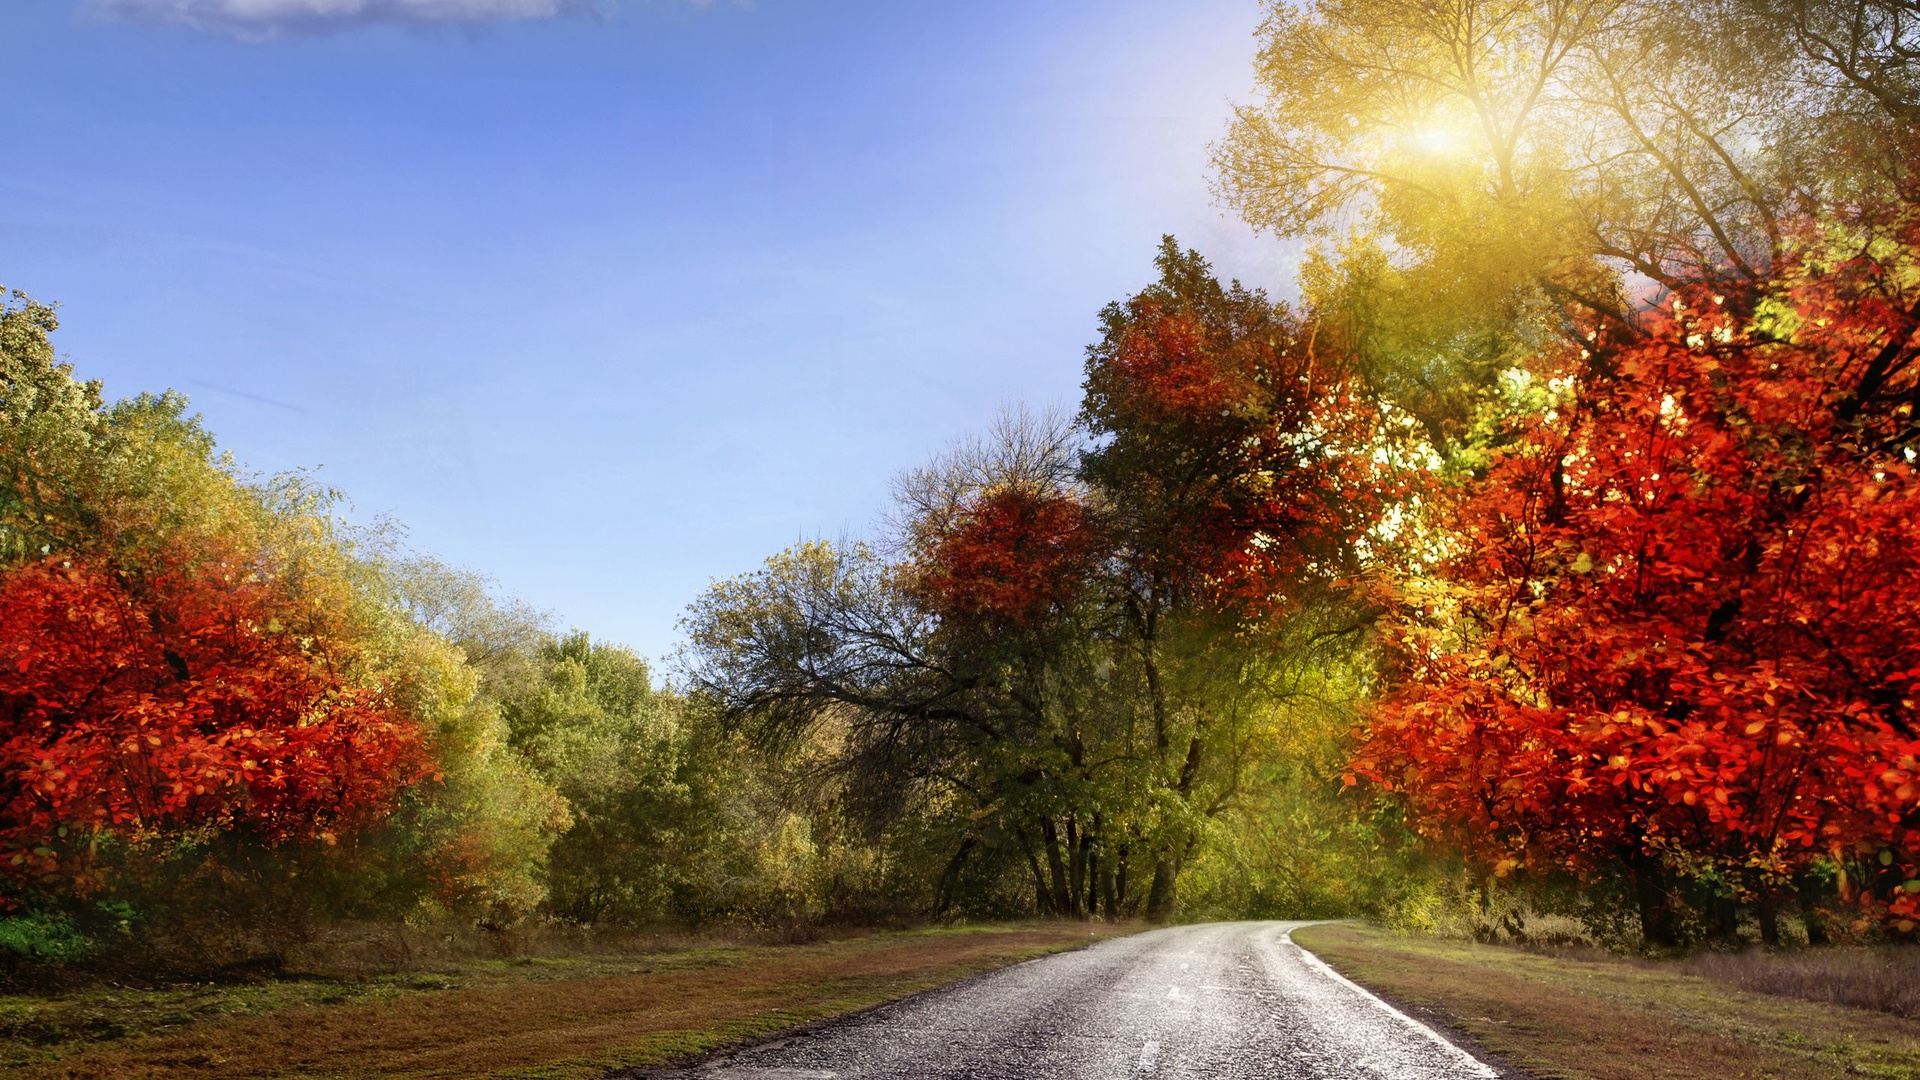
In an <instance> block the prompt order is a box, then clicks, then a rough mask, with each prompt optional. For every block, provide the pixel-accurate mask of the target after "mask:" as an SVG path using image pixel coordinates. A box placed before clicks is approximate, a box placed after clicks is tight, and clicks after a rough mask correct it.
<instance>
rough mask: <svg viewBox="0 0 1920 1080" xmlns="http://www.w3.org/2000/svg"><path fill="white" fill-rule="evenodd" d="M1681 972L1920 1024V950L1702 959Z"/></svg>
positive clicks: (1893, 947)
mask: <svg viewBox="0 0 1920 1080" xmlns="http://www.w3.org/2000/svg"><path fill="white" fill-rule="evenodd" d="M1680 968H1681V970H1683V971H1686V972H1688V973H1690V974H1694V975H1699V976H1702V977H1704V978H1708V979H1718V980H1719V981H1721V982H1725V983H1731V984H1733V985H1734V986H1738V987H1739V988H1741V989H1742V990H1750V991H1752V992H1754V993H1756V994H1778V995H1780V996H1782V997H1795V998H1801V999H1803V1000H1805V1001H1822V1002H1826V1003H1828V1004H1831V1005H1851V1006H1853V1007H1854V1008H1857V1009H1876V1010H1878V1011H1880V1012H1886V1013H1892V1014H1894V1015H1895V1016H1904V1017H1906V1018H1908V1019H1910V1020H1913V1019H1920V949H1916V948H1914V947H1913V946H1911V945H1889V946H1881V947H1877V948H1859V947H1855V948H1833V949H1809V950H1805V951H1799V952H1780V953H1770V952H1765V951H1762V950H1758V949H1752V950H1748V951H1746V952H1739V953H1702V954H1700V955H1697V956H1694V957H1691V958H1689V959H1687V960H1685V961H1682V962H1681V963H1680Z"/></svg>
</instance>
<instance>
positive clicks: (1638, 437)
mask: <svg viewBox="0 0 1920 1080" xmlns="http://www.w3.org/2000/svg"><path fill="white" fill-rule="evenodd" d="M1911 231H1912V230H1911V228H1909V232H1911ZM1908 239H1909V240H1911V239H1913V237H1911V236H1909V238H1908ZM1800 250H1801V253H1800V254H1799V255H1798V256H1796V258H1795V259H1794V260H1792V261H1791V262H1789V263H1787V264H1785V265H1783V267H1782V268H1781V270H1780V271H1779V272H1778V273H1777V274H1776V275H1774V277H1772V278H1771V279H1769V280H1768V281H1766V282H1764V283H1763V284H1762V285H1761V286H1760V287H1758V288H1756V289H1753V290H1751V291H1745V292H1741V291H1735V290H1731V289H1727V288H1725V287H1721V288H1718V289H1716V288H1713V287H1707V286H1700V287H1696V288H1691V289H1688V290H1685V291H1683V292H1681V293H1679V294H1677V295H1676V296H1675V297H1674V298H1673V299H1672V300H1671V302H1670V304H1669V305H1668V306H1667V307H1666V308H1665V309H1664V310H1663V311H1661V312H1660V313H1658V314H1657V315H1656V316H1654V317H1653V318H1652V319H1651V325H1650V326H1648V327H1645V328H1643V329H1644V330H1645V331H1646V332H1645V333H1644V335H1632V336H1629V335H1626V334H1623V333H1611V334H1610V333H1607V332H1599V333H1596V334H1594V335H1593V336H1592V338H1591V339H1590V340H1589V341H1588V342H1587V343H1586V346H1585V347H1584V348H1573V349H1569V350H1567V351H1565V352H1563V353H1560V354H1558V355H1556V356H1554V357H1552V358H1550V360H1549V361H1548V362H1547V363H1545V364H1543V365H1542V367H1541V368H1539V369H1537V370H1536V371H1535V372H1534V373H1533V382H1532V387H1531V389H1532V391H1533V392H1535V393H1537V394H1538V395H1539V396H1540V397H1541V398H1542V399H1543V400H1536V401H1535V402H1534V403H1533V407H1532V408H1529V409H1523V410H1520V411H1519V412H1518V414H1517V415H1518V419H1516V420H1514V421H1513V422H1512V426H1511V429H1510V430H1508V431H1506V432H1504V433H1503V434H1504V436H1505V441H1504V443H1503V444H1502V446H1501V448H1500V449H1498V450H1497V451H1496V452H1494V453H1493V455H1492V457H1491V461H1490V463H1489V464H1488V465H1487V466H1486V468H1485V469H1484V471H1483V472H1482V473H1481V474H1480V475H1478V476H1477V477H1475V478H1472V479H1470V480H1469V481H1468V482H1467V483H1465V484H1464V485H1463V486H1462V487H1461V488H1460V489H1459V490H1457V491H1456V492H1454V493H1453V495H1452V497H1451V501H1449V502H1446V503H1444V504H1443V505H1442V506H1441V507H1439V508H1438V511H1437V513H1438V517H1437V518H1436V520H1438V521H1441V522H1443V525H1442V526H1441V529H1440V533H1441V535H1442V536H1443V538H1444V545H1445V554H1444V555H1443V557H1442V558H1441V559H1440V561H1439V563H1438V565H1437V566H1434V567H1432V568H1431V570H1432V574H1431V576H1430V577H1428V578H1427V579H1426V580H1424V581H1420V580H1418V579H1416V580H1415V581H1414V582H1413V583H1411V584H1410V585H1409V586H1408V587H1407V588H1406V590H1405V591H1404V592H1403V593H1402V594H1401V595H1400V596H1399V597H1398V599H1399V601H1400V605H1399V608H1398V613H1397V615H1396V616H1395V617H1394V618H1393V619H1390V620H1389V622H1388V624H1387V626H1386V627H1385V629H1384V632H1383V637H1384V639H1385V641H1386V642H1387V644H1388V645H1389V647H1390V649H1391V651H1392V652H1393V654H1394V657H1395V659H1396V661H1397V664H1398V666H1399V669H1400V675H1401V676H1402V680H1403V681H1402V682H1401V684H1400V686H1399V688H1398V689H1397V691H1396V692H1394V693H1393V694H1392V695H1391V696H1390V697H1389V698H1388V699H1387V700H1386V701H1385V703H1384V704H1383V706H1382V707H1381V708H1380V709H1379V711H1378V713H1377V714H1376V716H1375V717H1374V718H1373V721H1372V724H1371V726H1370V728H1369V730H1368V731H1367V732H1366V734H1365V736H1364V740H1363V743H1362V746H1361V749H1360V752H1359V755H1358V758H1357V761H1356V764H1355V766H1354V772H1355V773H1356V775H1358V776H1364V777H1367V778H1370V779H1371V780H1373V781H1374V782H1376V783H1378V784H1380V785H1382V786H1384V787H1387V788H1390V789H1395V790H1400V791H1403V792H1405V793H1406V795H1407V796H1408V797H1409V798H1410V800H1411V802H1412V806H1413V808H1414V810H1415V812H1416V815H1417V817H1418V820H1419V821H1420V822H1421V823H1422V825H1423V827H1424V828H1425V829H1426V830H1427V831H1428V832H1429V833H1432V834H1436V835H1445V836H1447V837H1449V838H1450V839H1451V840H1453V841H1454V842H1455V843H1456V844H1458V845H1460V846H1462V847H1464V848H1466V849H1467V850H1470V851H1474V852H1476V853H1478V854H1479V855H1481V856H1482V857H1483V858H1484V859H1485V860H1486V861H1487V863H1489V864H1490V865H1491V866H1492V867H1494V868H1495V869H1496V871H1497V872H1499V873H1502V874H1505V873H1507V872H1510V871H1512V870H1515V869H1524V868H1533V869H1558V870H1572V871H1574V872H1576V873H1581V874H1600V873H1617V872H1620V871H1622V870H1624V871H1625V873H1626V876H1628V877H1629V878H1630V879H1631V881H1632V883H1633V885H1634V887H1635V890H1636V894H1637V897H1638V900H1639V906H1640V914H1641V924H1642V931H1643V933H1644V935H1645V936H1646V938H1647V939H1648V940H1650V941H1654V942H1661V941H1671V940H1672V939H1673V938H1674V936H1675V934H1676V927H1675V925H1674V922H1673V911H1672V910H1671V908H1670V907H1669V905H1668V902H1667V897H1668V895H1669V886H1670V884H1671V882H1672V881H1673V880H1674V877H1675V875H1678V876H1679V877H1681V878H1685V879H1690V880H1692V881H1693V882H1694V883H1696V885H1699V886H1703V887H1705V888H1707V889H1708V890H1710V891H1711V892H1713V893H1714V894H1717V895H1718V896H1719V897H1721V898H1723V899H1725V900H1728V901H1733V902H1746V903H1752V904H1754V905H1755V906H1756V908H1757V910H1758V912H1759V914H1760V919H1761V926H1762V932H1763V934H1764V936H1766V937H1767V938H1768V939H1770V940H1771V939H1775V938H1777V936H1778V926H1777V921H1776V920H1777V917H1776V911H1777V908H1778V906H1779V904H1780V903H1781V902H1782V901H1783V900H1784V899H1786V898H1787V897H1790V896H1792V895H1793V894H1794V892H1795V891H1800V892H1802V894H1803V895H1805V891H1806V889H1807V887H1808V878H1809V876H1810V875H1811V874H1813V873H1815V872H1816V871H1817V872H1819V873H1821V874H1827V875H1837V885H1838V891H1839V892H1840V893H1841V894H1843V895H1847V896H1850V897H1852V898H1855V899H1862V900H1864V901H1866V903H1867V904H1868V906H1869V907H1871V908H1874V909H1876V910H1878V911H1879V912H1880V913H1881V914H1883V915H1885V916H1886V917H1887V918H1888V919H1889V920H1890V921H1891V922H1892V923H1893V924H1894V925H1895V926H1896V927H1897V928H1898V929H1900V930H1902V931H1907V930H1911V929H1913V928H1914V925H1915V922H1916V920H1920V880H1915V879H1920V712H1917V711H1916V709H1915V704H1914V702H1915V698H1916V696H1920V687H1916V685H1915V684H1916V682H1920V593H1917V592H1916V591H1915V589H1914V587H1913V586H1914V583H1915V582H1916V581H1920V477H1916V475H1915V470H1914V458H1915V455H1916V450H1915V441H1916V440H1915V436H1916V429H1915V427H1914V423H1913V413H1914V408H1915V406H1916V404H1920V380H1917V379H1916V372H1915V370H1914V363H1915V360H1916V359H1920V342H1916V339H1915V330H1916V326H1920V306H1916V290H1915V286H1914V278H1915V275H1914V261H1913V259H1912V251H1913V248H1912V247H1911V246H1906V247H1890V246H1887V245H1885V244H1884V243H1879V244H1874V245H1865V246H1861V247H1858V248H1856V249H1855V250H1853V251H1852V252H1851V253H1842V254H1829V253H1826V252H1825V251H1823V250H1822V249H1820V248H1819V247H1817V246H1816V245H1815V244H1814V243H1813V242H1812V241H1811V240H1810V239H1809V240H1808V241H1807V242H1806V243H1805V244H1803V246H1802V248H1801V249H1800ZM1524 382H1525V380H1521V383H1524ZM1521 383H1516V384H1515V387H1516V388H1520V386H1521ZM1816 925H1817V924H1816Z"/></svg>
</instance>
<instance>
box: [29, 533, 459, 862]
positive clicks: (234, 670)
mask: <svg viewBox="0 0 1920 1080" xmlns="http://www.w3.org/2000/svg"><path fill="white" fill-rule="evenodd" d="M176 561H177V563H178V565H175V566H173V567H171V568H167V569H164V570H160V571H158V572H154V573H150V574H147V575H144V576H142V577H141V578H140V579H138V580H131V579H129V578H128V577H127V576H125V575H123V574H119V573H116V572H115V571H114V570H113V569H112V568H111V567H110V566H107V565H104V564H102V563H99V562H87V561H70V560H68V559H66V558H63V557H60V556H53V557H49V558H46V559H43V560H41V561H38V562H34V563H27V564H23V565H19V566H16V567H14V568H12V569H10V570H8V571H6V572H5V573H4V574H0V737H3V738H4V741H3V742H0V799H4V807H3V808H0V822H4V827H0V865H4V866H5V867H6V869H7V871H8V876H9V877H10V878H11V879H12V880H13V882H14V884H13V885H10V886H9V887H8V891H9V892H10V893H17V891H18V889H19V888H20V887H21V886H22V885H35V884H37V885H40V886H42V887H45V886H48V885H55V884H59V883H61V882H65V883H66V885H67V886H69V887H73V886H77V887H79V889H80V890H81V891H82V892H84V891H85V889H86V884H87V877H88V874H89V868H90V860H89V852H90V851H91V850H92V849H93V848H95V847H96V846H97V845H98V844H99V843H100V842H101V841H102V840H107V839H119V840H141V839H153V838H156V837H164V836H167V835H178V834H180V833H182V832H185V831H187V830H191V829H195V828H212V829H216V830H222V831H233V832H239V833H242V834H245V835H247V836H250V837H252V838H253V839H254V840H255V841H257V842H260V843H264V844H268V845H276V844H281V843H286V842H305V841H313V840H320V841H323V842H329V843H330V842H332V841H334V840H335V838H336V835H337V834H339V833H342V832H345V831H347V830H350V829H353V828H355V827H357V826H360V825H362V824H364V823H365V822H366V821H367V820H368V819H370V818H372V817H374V816H377V815H379V814H381V813H382V812H383V811H385V810H386V809H388V808H389V807H390V805H391V803H392V801H393V799H394V797H395V795H396V794H397V792H398V791H399V790H400V789H401V788H403V787H404V786H405V785H407V784H410V783H412V782H414V781H416V780H418V779H420V778H421V777H422V776H423V775H424V774H425V773H426V771H427V764H426V761H427V759H426V755H425V752H424V748H423V745H422V739H421V733H420V730H419V728H418V726H417V725H416V724H415V723H413V722H412V721H410V720H409V719H407V718H405V717H403V716H401V715H399V714H398V713H397V711H396V710H395V709H393V708H392V707H391V706H389V705H388V704H387V703H386V702H384V701H383V700H382V698H381V696H380V695H379V694H378V693H376V692H374V691H372V690H369V689H365V688H360V687H355V686H353V685H351V684H349V683H348V682H347V681H345V680H344V679H343V678H342V677H341V674H340V672H339V670H338V668H337V666H336V657H334V656H333V655H331V653H332V652H333V651H334V650H335V649H337V648H339V647H340V643H339V642H337V641H333V640H329V637H328V628H327V626H326V625H325V623H326V620H325V618H324V613H321V612H316V611H314V610H312V608H311V606H310V605H307V604H304V603H302V602H301V601H300V599H299V598H298V597H296V596H293V595H291V593H290V591H289V590H288V589H287V588H286V587H285V586H284V585H283V583H281V582H279V581H276V580H275V579H274V578H273V577H271V576H269V575H267V574H265V573H263V572H262V571H261V569H260V568H259V566H258V565H257V564H252V565H250V564H249V562H248V561H247V560H244V559H234V558H229V559H219V558H211V559H210V558H204V557H202V558H196V559H193V560H191V561H187V560H176Z"/></svg>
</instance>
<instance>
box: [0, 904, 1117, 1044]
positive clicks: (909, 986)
mask: <svg viewBox="0 0 1920 1080" xmlns="http://www.w3.org/2000/svg"><path fill="white" fill-rule="evenodd" d="M1116 932H1120V931H1116V930H1112V929H1108V928H1104V927H1100V928H1089V927H1088V926H1086V925H1084V924H1081V923H1064V924H1028V925H1020V926H999V927H973V928H964V929H941V930H919V931H910V932H901V933H884V934H866V935H860V936H855V937H849V938H845V939H842V940H837V941H826V942H820V943H815V944H806V945H783V946H766V945H760V946H722V947H705V948H683V949H677V950H670V951H664V952H649V953H645V954H628V955H622V954H617V953H616V954H605V955H588V956H580V957H571V958H566V959H545V960H542V959H519V960H497V961H487V962H476V963H468V964H464V965H460V966H459V967H458V968H457V969H455V970H452V971H449V972H446V973H440V974H431V975H422V974H413V975H397V976H382V977H374V978H352V979H347V978H307V979H298V980H274V981H268V982H261V983H256V984H203V985H171V986H161V987H156V988H151V989H128V988H122V987H114V986H111V985H108V986H98V987H91V988H86V989H79V990H74V991H69V992H66V993H62V994H56V995H15V996H8V997H4V998H0V1070H4V1071H5V1072H6V1073H7V1074H8V1075H9V1076H17V1077H21V1078H23V1080H41V1078H52V1077H61V1078H80V1077H85V1078H89V1080H92V1078H98V1077H104V1076H112V1077H116V1078H125V1080H138V1078H157V1077H163V1076H164V1077H168V1078H191V1080H214V1078H236V1080H237V1078H241V1077H248V1078H254V1077H258V1078H273V1077H280V1078H291V1077H327V1078H329V1080H332V1078H340V1080H346V1078H356V1077H373V1076H379V1077H383V1078H396V1077H405V1078H410V1080H413V1078H427V1077H460V1078H463V1080H464V1078H471V1077H503V1078H504V1077H515V1078H526V1080H531V1078H536V1077H537V1078H554V1080H560V1078H589V1077H597V1076H600V1075H601V1074H603V1073H605V1072H606V1071H607V1070H608V1069H609V1068H613V1067H618V1066H631V1065H646V1064H654V1063H659V1062H664V1061H670V1060H674V1059H676V1058H680V1057H684V1056H686V1055H690V1054H697V1053H702V1052H705V1051H709V1050H712V1049H715V1048H718V1047H723V1046H728V1045H732V1044H736V1043H740V1042H744V1041H747V1040H750V1039H752V1038H755V1037H758V1036H762V1035H767V1034H771V1033H774V1032H777V1031H781V1030H784V1029H787V1028H791V1027H794V1026H796V1025H799V1024H803V1023H806V1022H809V1021H813V1020H818V1019H821V1018H824V1017H828V1016H833V1015H838V1014H841V1013H846V1012H851V1011H854V1010H858V1009H862V1008H866V1007H868V1006H871V1005H875V1004H879V1003H881V1002H885V1001H891V1000H894V999H897V998H901V997H905V996H907V995H909V994H912V993H916V992H918V991H920V990H925V989H928V988H930V987H934V986H939V985H943V984H945V983H949V982H952V981H954V980H956V979H959V978H962V977H964V976H967V975H971V974H974V973H977V972H981V971H986V970H990V969H992V968H996V967H1001V966H1004V965H1006V964H1010V963H1016V962H1018V961H1021V960H1026V959H1029V958H1032V957H1035V956H1040V955H1044V954H1047V953H1051V952H1057V951H1060V950H1062V949H1067V948H1072V947H1074V946H1076V945H1081V944H1084V943H1086V942H1089V941H1092V940H1097V939H1098V938H1099V937H1106V936H1112V935H1113V934H1114V933H1116Z"/></svg>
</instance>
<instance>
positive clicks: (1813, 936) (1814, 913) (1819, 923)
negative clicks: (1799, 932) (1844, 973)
mask: <svg viewBox="0 0 1920 1080" xmlns="http://www.w3.org/2000/svg"><path fill="white" fill-rule="evenodd" d="M1794 891H1795V893H1796V894H1797V898H1798V899H1799V901H1800V921H1801V922H1803V923H1805V924H1806V927H1807V944H1809V945H1826V944H1829V943H1830V942H1831V941H1832V940H1833V939H1832V937H1831V936H1830V935H1829V934H1828V933H1827V919H1826V916H1824V915H1822V914H1821V913H1820V892H1821V889H1820V883H1819V882H1818V881H1817V880H1816V879H1815V878H1814V877H1813V875H1811V874H1802V875H1801V876H1800V881H1799V883H1798V886H1797V888H1796V889H1795V890H1794Z"/></svg>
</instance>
